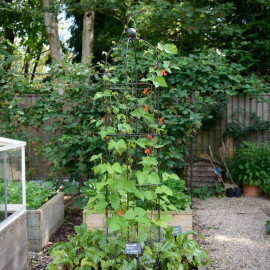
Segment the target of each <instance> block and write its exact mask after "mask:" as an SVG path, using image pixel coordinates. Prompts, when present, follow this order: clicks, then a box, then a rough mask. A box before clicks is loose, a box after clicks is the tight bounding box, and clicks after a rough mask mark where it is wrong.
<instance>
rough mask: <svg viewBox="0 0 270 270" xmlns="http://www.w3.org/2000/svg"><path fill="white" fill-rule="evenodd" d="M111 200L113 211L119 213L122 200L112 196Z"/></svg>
mask: <svg viewBox="0 0 270 270" xmlns="http://www.w3.org/2000/svg"><path fill="white" fill-rule="evenodd" d="M109 198H110V200H111V205H112V207H113V209H114V210H115V211H118V209H119V206H120V199H119V196H115V195H110V196H109Z"/></svg>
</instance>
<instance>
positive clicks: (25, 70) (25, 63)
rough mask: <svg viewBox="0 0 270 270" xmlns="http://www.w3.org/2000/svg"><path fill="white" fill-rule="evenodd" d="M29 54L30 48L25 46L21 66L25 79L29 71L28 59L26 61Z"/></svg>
mask: <svg viewBox="0 0 270 270" xmlns="http://www.w3.org/2000/svg"><path fill="white" fill-rule="evenodd" d="M29 53H30V47H29V46H27V50H26V52H25V57H24V65H23V69H24V73H25V74H24V77H25V78H27V73H28V69H29V59H28V54H29Z"/></svg>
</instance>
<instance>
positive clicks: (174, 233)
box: [173, 226, 182, 236]
mask: <svg viewBox="0 0 270 270" xmlns="http://www.w3.org/2000/svg"><path fill="white" fill-rule="evenodd" d="M178 233H180V234H182V229H181V226H174V227H173V236H177V234H178Z"/></svg>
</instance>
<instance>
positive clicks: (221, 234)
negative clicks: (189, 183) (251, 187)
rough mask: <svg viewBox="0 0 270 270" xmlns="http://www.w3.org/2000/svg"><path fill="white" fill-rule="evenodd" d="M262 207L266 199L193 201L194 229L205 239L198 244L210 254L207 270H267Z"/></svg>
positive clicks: (269, 241)
mask: <svg viewBox="0 0 270 270" xmlns="http://www.w3.org/2000/svg"><path fill="white" fill-rule="evenodd" d="M264 208H268V209H270V200H269V198H264V197H248V196H242V197H241V198H227V197H224V198H220V199H217V198H209V199H206V200H204V201H203V200H200V199H197V198H195V199H194V201H193V210H194V214H193V217H194V218H193V229H194V231H196V232H198V233H200V234H201V235H202V236H203V237H204V238H205V239H204V240H199V243H200V246H201V247H202V248H204V249H205V250H206V251H208V253H209V258H210V260H211V266H210V267H208V269H209V270H212V269H213V270H214V269H221V270H270V238H267V237H266V232H265V222H266V220H270V217H269V216H267V215H266V214H265V213H264V212H263V211H262V209H264ZM196 240H198V238H196Z"/></svg>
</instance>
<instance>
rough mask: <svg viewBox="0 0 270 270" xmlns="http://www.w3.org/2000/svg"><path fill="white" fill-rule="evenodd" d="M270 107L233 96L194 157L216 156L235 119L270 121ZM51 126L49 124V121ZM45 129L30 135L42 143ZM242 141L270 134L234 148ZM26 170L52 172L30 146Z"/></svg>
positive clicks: (197, 142) (198, 140)
mask: <svg viewBox="0 0 270 270" xmlns="http://www.w3.org/2000/svg"><path fill="white" fill-rule="evenodd" d="M263 97H264V99H265V100H266V99H270V94H264V96H263ZM38 99H39V96H38V95H28V96H26V98H25V101H24V105H25V106H26V107H31V106H33V105H34V104H35V103H36V101H37V100H38ZM269 106H270V104H269V103H267V102H264V103H258V102H257V101H256V100H255V99H250V98H249V97H240V96H234V97H230V98H229V103H228V105H227V117H226V119H224V120H222V121H221V122H220V123H219V124H217V125H216V126H215V127H214V128H212V129H210V130H209V131H200V132H199V133H198V134H197V135H196V136H195V139H194V154H195V158H196V157H199V156H200V155H205V154H209V145H210V146H211V148H212V151H213V154H214V155H216V156H217V153H218V150H219V148H220V147H221V145H222V140H223V139H224V137H223V134H224V132H225V131H226V128H227V125H228V124H229V123H231V122H232V116H233V115H234V120H235V121H239V122H240V123H242V124H245V125H249V124H250V123H251V121H252V119H251V116H250V113H256V115H258V116H259V117H260V119H261V120H263V121H270V109H269ZM48 123H49V121H48ZM44 127H45V125H44V126H43V127H41V128H39V129H35V128H29V129H27V131H28V132H31V133H32V136H33V138H34V137H36V136H38V137H40V139H41V140H43V141H45V142H46V141H47V142H48V141H49V137H50V133H49V132H48V131H45V130H44ZM243 139H246V140H249V141H253V142H257V143H258V144H261V143H263V142H265V141H267V140H270V132H269V131H264V132H262V131H258V132H253V133H252V134H250V136H249V137H248V138H247V137H245V138H238V139H235V140H233V146H234V147H236V148H238V147H239V145H240V143H241V141H242V140H243ZM26 152H27V157H28V159H27V160H28V161H27V167H28V168H31V170H30V171H31V177H32V178H41V177H46V176H47V175H48V172H49V166H48V162H47V161H46V160H44V159H43V158H41V157H38V156H37V155H36V154H35V146H34V145H32V144H31V143H30V144H28V145H27V149H26Z"/></svg>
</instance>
